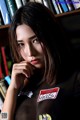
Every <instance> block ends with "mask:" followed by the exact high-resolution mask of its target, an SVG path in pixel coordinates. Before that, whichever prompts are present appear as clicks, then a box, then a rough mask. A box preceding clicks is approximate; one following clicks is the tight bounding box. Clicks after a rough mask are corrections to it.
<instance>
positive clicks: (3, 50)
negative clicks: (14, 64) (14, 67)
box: [1, 47, 9, 76]
mask: <svg viewBox="0 0 80 120" xmlns="http://www.w3.org/2000/svg"><path fill="white" fill-rule="evenodd" d="M1 54H2V58H3V64H4V70H5V75H6V76H8V75H9V71H8V64H7V60H6V54H5V47H1Z"/></svg>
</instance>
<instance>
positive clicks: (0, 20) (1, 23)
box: [0, 11, 4, 25]
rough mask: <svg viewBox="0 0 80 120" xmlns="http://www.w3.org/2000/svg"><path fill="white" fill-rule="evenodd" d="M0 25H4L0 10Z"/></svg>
mask: <svg viewBox="0 0 80 120" xmlns="http://www.w3.org/2000/svg"><path fill="white" fill-rule="evenodd" d="M0 25H4V22H3V18H2V14H1V11H0Z"/></svg>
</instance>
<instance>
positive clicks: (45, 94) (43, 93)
mask: <svg viewBox="0 0 80 120" xmlns="http://www.w3.org/2000/svg"><path fill="white" fill-rule="evenodd" d="M59 89H60V88H59V87H55V88H50V89H44V90H40V92H39V96H38V99H37V102H41V101H43V100H47V99H55V98H56V97H57V95H58V92H59Z"/></svg>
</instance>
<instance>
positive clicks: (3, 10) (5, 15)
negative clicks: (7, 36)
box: [0, 0, 11, 25]
mask: <svg viewBox="0 0 80 120" xmlns="http://www.w3.org/2000/svg"><path fill="white" fill-rule="evenodd" d="M0 11H1V15H2V18H3V22H4V24H5V25H6V24H10V22H11V19H10V15H9V12H8V9H7V6H6V3H5V0H2V1H1V2H0Z"/></svg>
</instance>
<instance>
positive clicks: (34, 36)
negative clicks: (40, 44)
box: [29, 35, 37, 40]
mask: <svg viewBox="0 0 80 120" xmlns="http://www.w3.org/2000/svg"><path fill="white" fill-rule="evenodd" d="M36 37H37V36H36V35H33V36H31V37H29V40H32V39H34V38H36Z"/></svg>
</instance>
